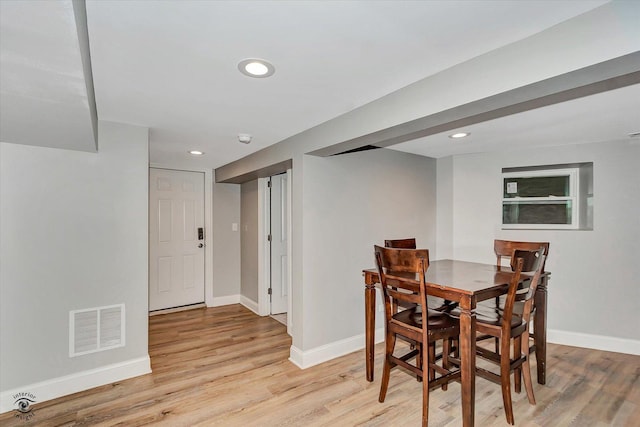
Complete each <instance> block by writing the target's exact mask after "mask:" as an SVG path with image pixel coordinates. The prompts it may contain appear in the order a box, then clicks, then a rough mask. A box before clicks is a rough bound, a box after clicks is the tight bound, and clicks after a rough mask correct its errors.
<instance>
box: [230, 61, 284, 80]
mask: <svg viewBox="0 0 640 427" xmlns="http://www.w3.org/2000/svg"><path fill="white" fill-rule="evenodd" d="M238 70H240V72H241V73H242V74H244V75H245V76H249V77H257V78H264V77H269V76H272V75H273V73H275V72H276V68H275V67H274V66H273V64H271V63H270V62H269V61H265V60H264V59H257V58H248V59H243V60H242V61H240V63H239V64H238Z"/></svg>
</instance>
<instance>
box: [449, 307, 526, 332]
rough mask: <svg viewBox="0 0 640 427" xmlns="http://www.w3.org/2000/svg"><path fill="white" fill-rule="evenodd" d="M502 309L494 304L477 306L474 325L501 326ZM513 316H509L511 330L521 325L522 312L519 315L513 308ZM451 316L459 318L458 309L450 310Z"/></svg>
mask: <svg viewBox="0 0 640 427" xmlns="http://www.w3.org/2000/svg"><path fill="white" fill-rule="evenodd" d="M502 311H503V310H502V308H501V307H496V305H495V303H494V304H478V305H477V306H476V323H477V324H480V323H482V324H486V325H492V326H502V319H503V317H502ZM513 311H514V313H513V316H511V328H516V327H518V326H520V325H522V323H523V321H522V310H520V313H516V310H515V308H514V310H513ZM450 314H451V316H453V317H456V318H459V317H460V309H458V308H456V309H453V310H451V312H450Z"/></svg>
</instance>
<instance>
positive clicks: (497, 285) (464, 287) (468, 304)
mask: <svg viewBox="0 0 640 427" xmlns="http://www.w3.org/2000/svg"><path fill="white" fill-rule="evenodd" d="M362 273H363V276H364V282H365V288H364V301H365V357H366V376H367V381H373V367H374V354H375V315H376V284H379V283H380V277H379V275H378V270H377V269H365V270H363V271H362ZM512 276H513V272H512V271H510V270H506V269H504V268H503V269H499V268H498V267H496V266H495V265H492V264H481V263H475V262H468V261H458V260H449V259H445V260H436V261H431V262H430V264H429V268H428V269H427V272H426V276H425V278H426V285H427V294H428V295H431V296H434V297H439V298H443V299H445V300H448V301H453V302H455V303H457V305H458V311H459V319H460V338H459V354H460V373H461V378H460V385H461V403H462V425H463V426H465V427H470V426H473V425H474V413H475V375H476V358H475V355H476V339H475V338H476V314H475V310H476V306H477V304H478V303H479V302H481V301H486V300H490V299H491V298H495V297H498V296H500V295H504V294H506V293H507V290H508V288H509V283H510V281H511V278H512ZM549 276H550V274H549V273H548V272H545V273H543V275H542V277H541V280H540V283H539V284H538V287H537V289H536V294H535V296H534V304H535V315H534V319H533V324H534V326H533V331H534V334H533V336H534V348H535V353H536V361H537V379H538V383H540V384H544V383H545V381H546V377H545V375H546V312H547V310H546V309H547V284H548V281H549ZM530 279H531V275H527V274H524V273H523V274H522V275H521V281H520V284H521V285H523V284H524V283H526V282H527V281H528V280H530ZM402 280H407V281H417V280H418V278H417V277H413V278H410V277H407V278H404V279H402Z"/></svg>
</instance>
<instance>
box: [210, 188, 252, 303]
mask: <svg viewBox="0 0 640 427" xmlns="http://www.w3.org/2000/svg"><path fill="white" fill-rule="evenodd" d="M233 224H236V225H237V226H238V229H237V230H236V231H233V229H232V226H233ZM240 234H241V232H240V185H238V184H216V183H214V184H213V239H212V243H211V245H212V247H213V291H212V292H213V298H220V297H225V296H232V295H239V294H240ZM256 292H257V291H256Z"/></svg>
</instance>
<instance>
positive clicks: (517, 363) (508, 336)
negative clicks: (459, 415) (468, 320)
mask: <svg viewBox="0 0 640 427" xmlns="http://www.w3.org/2000/svg"><path fill="white" fill-rule="evenodd" d="M544 252H545V248H544V246H541V247H540V248H539V249H538V250H537V251H535V252H532V251H526V250H520V249H516V250H514V251H513V255H512V257H513V260H512V263H511V264H512V265H513V266H514V272H513V275H512V277H511V281H510V283H509V290H508V292H507V295H506V299H505V303H504V307H495V308H493V309H487V307H486V306H480V305H478V307H477V310H476V331H477V332H478V333H479V334H482V335H487V336H491V337H495V338H496V339H498V340H499V342H500V345H499V349H498V350H497V351H491V350H489V349H487V348H484V347H481V346H478V347H477V348H476V355H477V356H479V357H480V358H482V359H484V360H487V361H489V362H493V363H496V364H498V365H499V366H500V373H499V374H495V373H494V372H491V371H489V370H487V369H484V368H480V367H477V368H476V373H477V375H478V376H481V377H483V378H486V379H488V380H490V381H493V382H496V383H498V384H500V385H501V388H502V401H503V403H504V411H505V415H506V417H507V422H508V423H509V424H514V417H513V405H512V402H511V372H514V376H515V378H519V377H520V372H522V375H523V376H524V385H525V389H526V391H527V398H528V399H529V403H531V404H532V405H534V404H535V403H536V401H535V397H534V395H533V383H532V381H531V369H530V366H529V354H530V351H529V327H530V322H531V312H532V310H533V297H534V295H535V292H536V287H537V286H538V283H539V281H540V277H541V275H542V270H543V266H544V263H545V260H546V256H545V254H544ZM525 260H528V262H530V267H529V268H533V269H534V270H533V277H532V278H531V279H530V280H528V281H527V282H525V283H528V286H525V287H523V288H521V289H518V287H519V283H520V279H521V275H522V271H523V265H524V263H525ZM496 274H501V273H500V272H497V273H496ZM516 302H520V303H522V312H521V313H517V312H516V311H515V310H514V306H515V304H516ZM512 340H513V350H514V351H513V358H511V355H510V345H511V341H512Z"/></svg>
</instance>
